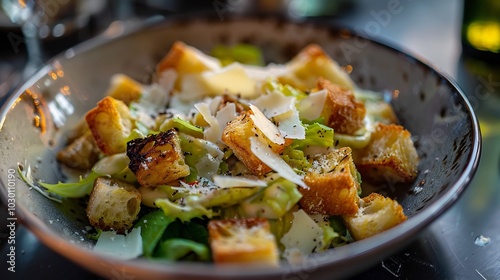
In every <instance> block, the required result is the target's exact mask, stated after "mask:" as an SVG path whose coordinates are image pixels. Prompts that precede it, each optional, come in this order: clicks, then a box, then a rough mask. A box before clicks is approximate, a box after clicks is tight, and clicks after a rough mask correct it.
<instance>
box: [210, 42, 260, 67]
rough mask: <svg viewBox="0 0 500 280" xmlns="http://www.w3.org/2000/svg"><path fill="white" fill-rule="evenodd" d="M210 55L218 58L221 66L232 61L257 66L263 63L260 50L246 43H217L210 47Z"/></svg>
mask: <svg viewBox="0 0 500 280" xmlns="http://www.w3.org/2000/svg"><path fill="white" fill-rule="evenodd" d="M210 55H211V56H213V57H216V58H218V59H219V61H220V62H221V64H222V66H226V65H229V64H231V63H233V62H240V63H243V64H249V65H257V66H263V65H264V59H263V57H262V52H261V50H260V49H259V48H257V47H256V46H253V45H248V44H237V45H234V46H232V47H228V46H224V45H218V46H215V47H214V48H213V49H212V51H211V53H210Z"/></svg>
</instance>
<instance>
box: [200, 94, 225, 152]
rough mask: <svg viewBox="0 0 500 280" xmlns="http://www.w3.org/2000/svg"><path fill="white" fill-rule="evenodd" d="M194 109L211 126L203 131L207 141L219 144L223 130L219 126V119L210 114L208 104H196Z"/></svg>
mask: <svg viewBox="0 0 500 280" xmlns="http://www.w3.org/2000/svg"><path fill="white" fill-rule="evenodd" d="M194 107H195V108H196V109H198V112H200V114H201V115H202V116H203V118H204V119H205V121H206V122H207V123H208V124H209V125H210V127H209V128H207V129H205V130H204V131H203V134H204V136H205V140H208V141H211V142H214V143H219V142H220V139H221V135H222V128H221V127H220V126H219V122H218V121H217V119H216V118H215V117H214V116H213V115H212V113H210V108H209V106H208V104H207V103H196V104H194Z"/></svg>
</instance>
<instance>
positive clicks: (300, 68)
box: [278, 44, 354, 91]
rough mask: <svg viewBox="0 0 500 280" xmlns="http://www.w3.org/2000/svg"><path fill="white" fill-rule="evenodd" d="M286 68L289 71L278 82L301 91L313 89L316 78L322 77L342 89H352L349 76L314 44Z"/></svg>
mask: <svg viewBox="0 0 500 280" xmlns="http://www.w3.org/2000/svg"><path fill="white" fill-rule="evenodd" d="M286 67H287V69H288V70H289V71H287V73H286V74H285V75H283V76H281V77H278V80H279V81H280V82H281V83H283V84H289V85H291V86H293V87H295V88H297V89H300V90H302V91H308V90H310V89H312V88H314V87H315V86H316V80H317V79H318V77H323V78H325V79H327V80H329V81H330V82H332V83H334V84H337V85H339V86H341V87H343V88H346V89H350V90H352V89H354V83H353V81H352V80H351V78H350V77H349V75H348V74H347V73H346V72H344V71H343V70H342V68H341V67H340V66H339V65H338V64H337V62H335V61H334V60H333V59H332V58H331V57H330V56H329V55H328V54H326V53H325V52H324V50H323V49H322V48H321V47H320V46H318V45H315V44H311V45H309V46H307V47H305V48H304V49H303V50H302V51H301V52H300V53H299V54H297V55H296V56H295V57H294V58H293V59H292V60H291V61H290V62H288V63H287V64H286Z"/></svg>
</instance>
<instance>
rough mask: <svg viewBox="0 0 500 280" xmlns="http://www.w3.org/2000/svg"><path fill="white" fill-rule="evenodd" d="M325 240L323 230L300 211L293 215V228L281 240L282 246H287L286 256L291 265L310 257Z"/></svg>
mask: <svg viewBox="0 0 500 280" xmlns="http://www.w3.org/2000/svg"><path fill="white" fill-rule="evenodd" d="M322 240H323V229H321V227H319V226H318V224H316V222H315V221H314V220H313V219H312V218H311V217H309V215H307V214H306V212H304V210H302V209H300V210H298V211H297V212H294V213H293V221H292V227H291V228H290V230H289V231H288V232H287V233H286V234H285V235H283V237H282V238H281V240H280V241H281V244H283V245H284V246H285V252H284V254H283V255H284V256H285V257H286V258H287V259H288V260H289V262H291V263H298V262H299V263H300V262H301V261H303V260H304V259H303V258H304V257H305V256H307V255H309V254H310V253H311V252H312V251H313V250H314V249H315V248H316V247H319V246H320V244H321V241H322Z"/></svg>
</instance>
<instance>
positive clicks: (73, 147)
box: [56, 131, 99, 170]
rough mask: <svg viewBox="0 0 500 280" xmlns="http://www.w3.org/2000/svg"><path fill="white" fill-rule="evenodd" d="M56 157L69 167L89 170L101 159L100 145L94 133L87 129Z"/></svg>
mask: <svg viewBox="0 0 500 280" xmlns="http://www.w3.org/2000/svg"><path fill="white" fill-rule="evenodd" d="M56 158H57V160H58V161H59V162H61V163H62V164H64V165H66V166H68V167H71V168H75V169H79V170H89V169H91V168H92V166H94V164H95V163H96V162H97V161H98V160H99V147H97V144H96V142H95V140H94V136H93V135H92V133H91V132H90V131H87V132H86V133H84V134H83V135H81V136H80V137H78V138H76V139H75V140H73V141H72V142H71V143H70V144H69V145H67V146H66V147H64V149H62V150H60V151H59V152H58V153H57V157H56Z"/></svg>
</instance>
